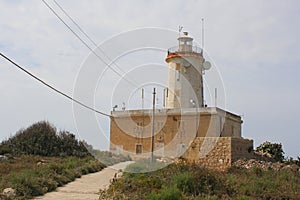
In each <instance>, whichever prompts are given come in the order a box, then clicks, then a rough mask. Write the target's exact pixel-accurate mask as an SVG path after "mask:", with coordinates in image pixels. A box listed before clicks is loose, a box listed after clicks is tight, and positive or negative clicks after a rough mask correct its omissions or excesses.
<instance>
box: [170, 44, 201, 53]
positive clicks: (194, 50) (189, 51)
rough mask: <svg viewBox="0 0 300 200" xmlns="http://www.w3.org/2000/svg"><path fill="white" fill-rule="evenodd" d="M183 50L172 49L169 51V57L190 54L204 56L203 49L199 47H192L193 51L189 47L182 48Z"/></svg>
mask: <svg viewBox="0 0 300 200" xmlns="http://www.w3.org/2000/svg"><path fill="white" fill-rule="evenodd" d="M181 47H183V48H181V49H180V48H179V46H175V47H171V48H169V49H168V55H170V54H178V53H179V54H188V53H195V54H201V55H202V48H200V47H198V46H192V47H191V49H189V48H190V47H189V46H181Z"/></svg>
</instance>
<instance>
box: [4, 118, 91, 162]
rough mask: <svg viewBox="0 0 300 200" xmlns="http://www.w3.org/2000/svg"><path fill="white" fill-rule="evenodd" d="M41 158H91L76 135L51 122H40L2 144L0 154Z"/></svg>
mask: <svg viewBox="0 0 300 200" xmlns="http://www.w3.org/2000/svg"><path fill="white" fill-rule="evenodd" d="M6 153H10V154H13V155H23V154H25V155H39V156H77V157H84V156H90V153H89V152H88V150H87V149H86V148H85V146H84V142H82V141H78V140H77V139H76V138H75V135H74V134H72V133H70V132H67V131H61V132H57V131H56V128H55V127H54V126H52V125H51V124H50V123H49V122H45V121H42V122H38V123H35V124H33V125H31V126H29V127H28V128H27V129H25V130H20V131H18V132H17V134H16V135H15V136H13V137H11V138H9V139H8V140H6V141H3V142H2V143H1V144H0V154H6Z"/></svg>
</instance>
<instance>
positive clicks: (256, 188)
mask: <svg viewBox="0 0 300 200" xmlns="http://www.w3.org/2000/svg"><path fill="white" fill-rule="evenodd" d="M134 165H140V164H132V165H131V166H129V167H130V168H140V166H134ZM299 198H300V173H299V171H298V172H294V171H275V170H262V169H261V168H253V169H251V170H248V169H245V168H239V167H232V168H230V169H229V170H228V171H227V172H216V171H210V170H208V169H205V168H202V167H200V166H198V165H194V164H187V163H185V162H182V163H177V164H175V163H174V164H171V165H169V166H167V167H165V168H162V169H160V170H158V171H153V172H147V173H138V174H137V173H126V172H125V173H124V175H123V177H122V178H120V179H118V180H117V181H116V182H114V183H112V185H111V186H110V188H109V189H108V190H107V191H102V192H101V197H100V199H131V200H134V199H148V200H154V199H155V200H157V199H158V200H171V199H172V200H177V199H178V200H180V199H299Z"/></svg>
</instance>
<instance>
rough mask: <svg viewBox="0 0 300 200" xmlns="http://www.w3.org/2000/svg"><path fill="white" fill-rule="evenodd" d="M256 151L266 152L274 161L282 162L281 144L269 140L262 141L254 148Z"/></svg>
mask: <svg viewBox="0 0 300 200" xmlns="http://www.w3.org/2000/svg"><path fill="white" fill-rule="evenodd" d="M256 151H257V152H261V153H267V154H269V155H270V156H271V158H273V159H274V160H275V161H279V162H282V161H283V159H284V156H283V154H284V152H283V150H282V145H281V144H277V143H271V142H268V141H266V142H264V143H262V144H261V145H259V146H258V147H257V148H256Z"/></svg>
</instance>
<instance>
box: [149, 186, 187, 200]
mask: <svg viewBox="0 0 300 200" xmlns="http://www.w3.org/2000/svg"><path fill="white" fill-rule="evenodd" d="M146 199H147V200H182V199H184V197H183V195H182V193H181V192H180V190H178V188H177V187H175V186H173V187H168V188H163V189H162V190H161V191H160V192H159V193H153V192H152V193H150V194H149V195H148V196H147V197H146Z"/></svg>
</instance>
